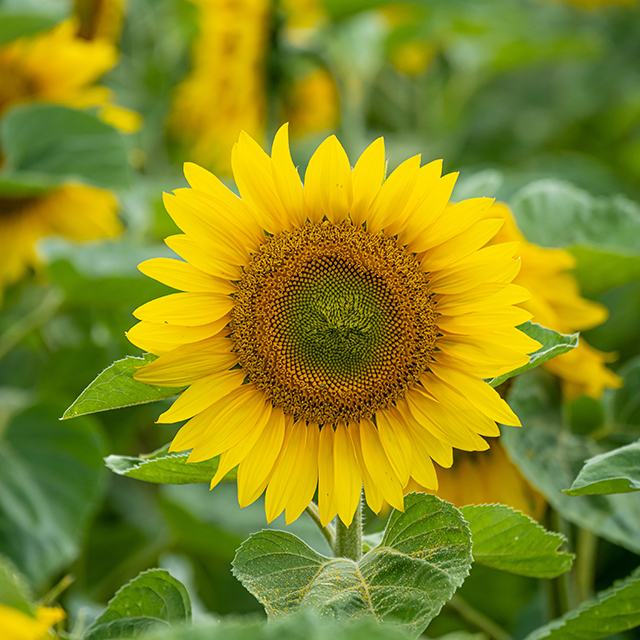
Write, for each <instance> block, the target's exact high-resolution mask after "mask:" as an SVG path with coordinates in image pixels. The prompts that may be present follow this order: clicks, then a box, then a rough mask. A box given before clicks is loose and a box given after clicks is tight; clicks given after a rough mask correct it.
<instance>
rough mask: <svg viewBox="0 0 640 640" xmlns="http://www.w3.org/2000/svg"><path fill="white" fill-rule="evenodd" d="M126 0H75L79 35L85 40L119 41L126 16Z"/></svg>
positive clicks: (74, 10)
mask: <svg viewBox="0 0 640 640" xmlns="http://www.w3.org/2000/svg"><path fill="white" fill-rule="evenodd" d="M124 5H125V1H124V0H74V3H73V15H74V16H76V18H77V20H78V31H77V35H78V37H80V38H84V39H85V40H96V39H101V38H104V39H106V40H109V41H110V42H117V40H118V38H119V37H120V30H121V28H122V20H123V18H124Z"/></svg>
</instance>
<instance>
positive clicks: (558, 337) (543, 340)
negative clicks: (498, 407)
mask: <svg viewBox="0 0 640 640" xmlns="http://www.w3.org/2000/svg"><path fill="white" fill-rule="evenodd" d="M518 329H520V331H522V332H523V333H526V334H527V335H528V336H529V337H530V338H533V339H534V340H537V341H538V342H539V343H540V344H541V345H542V346H541V347H540V349H538V350H537V351H535V352H534V353H532V354H531V355H530V356H529V362H528V363H527V364H525V365H524V366H523V367H519V368H518V369H514V370H513V371H509V372H508V373H503V374H502V375H501V376H497V377H496V378H491V380H487V382H488V383H489V384H490V385H491V386H492V387H497V386H498V385H500V384H502V383H503V382H505V381H506V380H508V379H509V378H513V377H514V376H517V375H519V374H521V373H524V372H525V371H529V369H534V368H535V367H539V366H540V365H541V364H543V363H544V362H546V361H547V360H551V358H555V357H556V356H559V355H562V354H563V353H567V351H571V349H573V348H575V347H577V346H578V334H577V333H574V334H571V335H564V334H562V333H558V332H557V331H553V330H552V329H547V327H542V326H540V325H539V324H535V323H533V322H525V323H524V324H521V325H520V326H519V327H518Z"/></svg>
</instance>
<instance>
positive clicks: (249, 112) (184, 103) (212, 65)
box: [168, 0, 271, 175]
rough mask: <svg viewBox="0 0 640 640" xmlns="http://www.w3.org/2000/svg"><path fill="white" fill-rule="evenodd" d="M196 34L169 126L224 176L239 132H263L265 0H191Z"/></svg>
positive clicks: (190, 149)
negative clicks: (190, 63) (195, 11)
mask: <svg viewBox="0 0 640 640" xmlns="http://www.w3.org/2000/svg"><path fill="white" fill-rule="evenodd" d="M192 1H193V2H194V4H196V5H197V6H198V9H199V13H200V19H199V23H198V24H199V29H200V34H199V36H198V39H197V41H196V43H195V45H194V48H193V69H192V71H191V72H190V73H189V75H188V76H187V77H186V78H185V79H184V80H183V81H182V83H181V84H180V85H179V86H178V88H177V91H176V95H175V99H174V102H173V106H172V109H171V114H170V116H169V123H168V125H169V129H170V130H171V132H172V134H173V135H174V136H175V137H176V138H177V139H178V140H179V141H180V142H181V143H182V144H184V146H185V147H186V148H187V149H188V152H189V155H190V157H192V158H193V159H194V160H195V161H196V162H199V163H201V164H203V165H205V166H207V167H209V168H211V169H213V170H214V171H217V172H219V173H222V174H225V175H228V174H230V172H231V165H230V163H229V157H230V151H231V148H232V146H233V144H234V143H235V141H236V140H237V138H238V134H239V133H240V131H242V130H244V131H248V132H249V133H250V134H251V135H253V136H254V137H255V136H257V137H261V136H262V135H263V134H264V128H265V122H266V67H265V60H266V57H267V55H266V54H267V47H268V41H269V30H270V13H271V2H270V1H269V0H236V1H234V2H229V0H192Z"/></svg>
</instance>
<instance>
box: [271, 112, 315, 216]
mask: <svg viewBox="0 0 640 640" xmlns="http://www.w3.org/2000/svg"><path fill="white" fill-rule="evenodd" d="M271 172H272V175H273V183H274V185H275V188H276V191H277V193H278V196H279V197H280V200H281V202H282V204H283V205H284V208H285V210H286V211H287V214H288V218H289V219H290V220H291V222H292V223H293V224H294V225H295V226H301V225H303V224H304V222H305V220H306V218H307V214H306V210H305V204H304V192H303V190H302V181H301V180H300V176H299V175H298V172H297V171H296V168H295V166H294V164H293V160H291V153H290V151H289V124H288V123H287V124H283V125H282V126H281V127H280V129H278V132H277V133H276V135H275V138H274V140H273V148H272V149H271Z"/></svg>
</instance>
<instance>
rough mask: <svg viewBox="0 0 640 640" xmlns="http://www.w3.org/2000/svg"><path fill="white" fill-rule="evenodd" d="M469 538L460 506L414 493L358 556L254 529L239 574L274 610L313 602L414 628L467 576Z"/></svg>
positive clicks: (333, 611)
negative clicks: (326, 552) (333, 554)
mask: <svg viewBox="0 0 640 640" xmlns="http://www.w3.org/2000/svg"><path fill="white" fill-rule="evenodd" d="M470 566H471V538H470V533H469V529H468V527H467V524H466V522H465V521H464V519H463V518H462V516H461V514H460V512H459V511H458V510H457V509H455V508H454V507H453V506H451V505H450V504H448V503H446V502H443V501H442V500H440V499H438V498H436V497H435V496H427V495H424V494H409V495H408V496H407V497H406V498H405V512H404V513H401V512H397V511H394V512H393V513H392V514H391V517H390V518H389V522H388V523H387V527H386V530H385V533H384V536H383V538H382V542H381V543H380V545H379V546H378V547H376V548H375V549H372V550H371V551H369V552H368V553H366V554H365V555H364V556H363V557H362V558H361V559H360V560H359V561H358V562H354V561H353V560H349V559H346V558H327V557H326V556H323V555H321V554H319V553H316V552H315V551H314V550H313V549H311V548H310V547H308V546H307V545H306V544H305V543H304V542H303V541H302V540H300V539H299V538H297V537H296V536H293V535H291V534H289V533H286V532H283V531H262V532H260V533H257V534H254V535H252V536H251V537H250V538H249V539H248V540H247V541H245V542H244V543H243V544H242V546H241V547H240V548H239V549H238V552H237V554H236V557H235V559H234V561H233V571H234V575H235V576H236V577H237V578H238V579H239V580H240V581H241V582H242V584H243V585H244V586H245V587H246V588H247V589H248V590H249V591H250V592H251V593H252V594H253V595H254V596H255V597H256V598H257V599H258V600H259V601H260V602H261V603H262V604H263V605H264V607H265V609H266V611H267V614H268V615H269V616H270V617H278V616H281V615H283V614H285V613H290V612H293V611H295V610H296V609H298V608H299V607H303V608H306V607H310V608H312V609H315V610H317V611H319V612H320V613H321V614H322V615H323V616H331V617H335V618H339V619H340V618H357V617H362V616H364V617H369V616H371V617H373V618H375V619H376V620H379V621H383V622H395V623H397V624H398V625H400V626H403V627H406V628H407V629H408V630H410V631H412V632H413V633H414V634H415V635H416V636H417V635H419V634H420V633H421V632H422V631H423V630H424V629H425V628H426V626H427V625H428V624H429V622H430V621H431V620H432V619H433V618H434V617H435V616H436V615H437V614H438V613H439V611H440V609H441V608H442V606H443V605H444V603H445V602H447V600H449V599H450V598H451V596H452V595H453V593H454V592H455V590H456V589H457V588H458V587H459V586H460V585H461V584H462V582H463V581H464V579H465V578H466V576H467V575H468V573H469V568H470Z"/></svg>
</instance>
